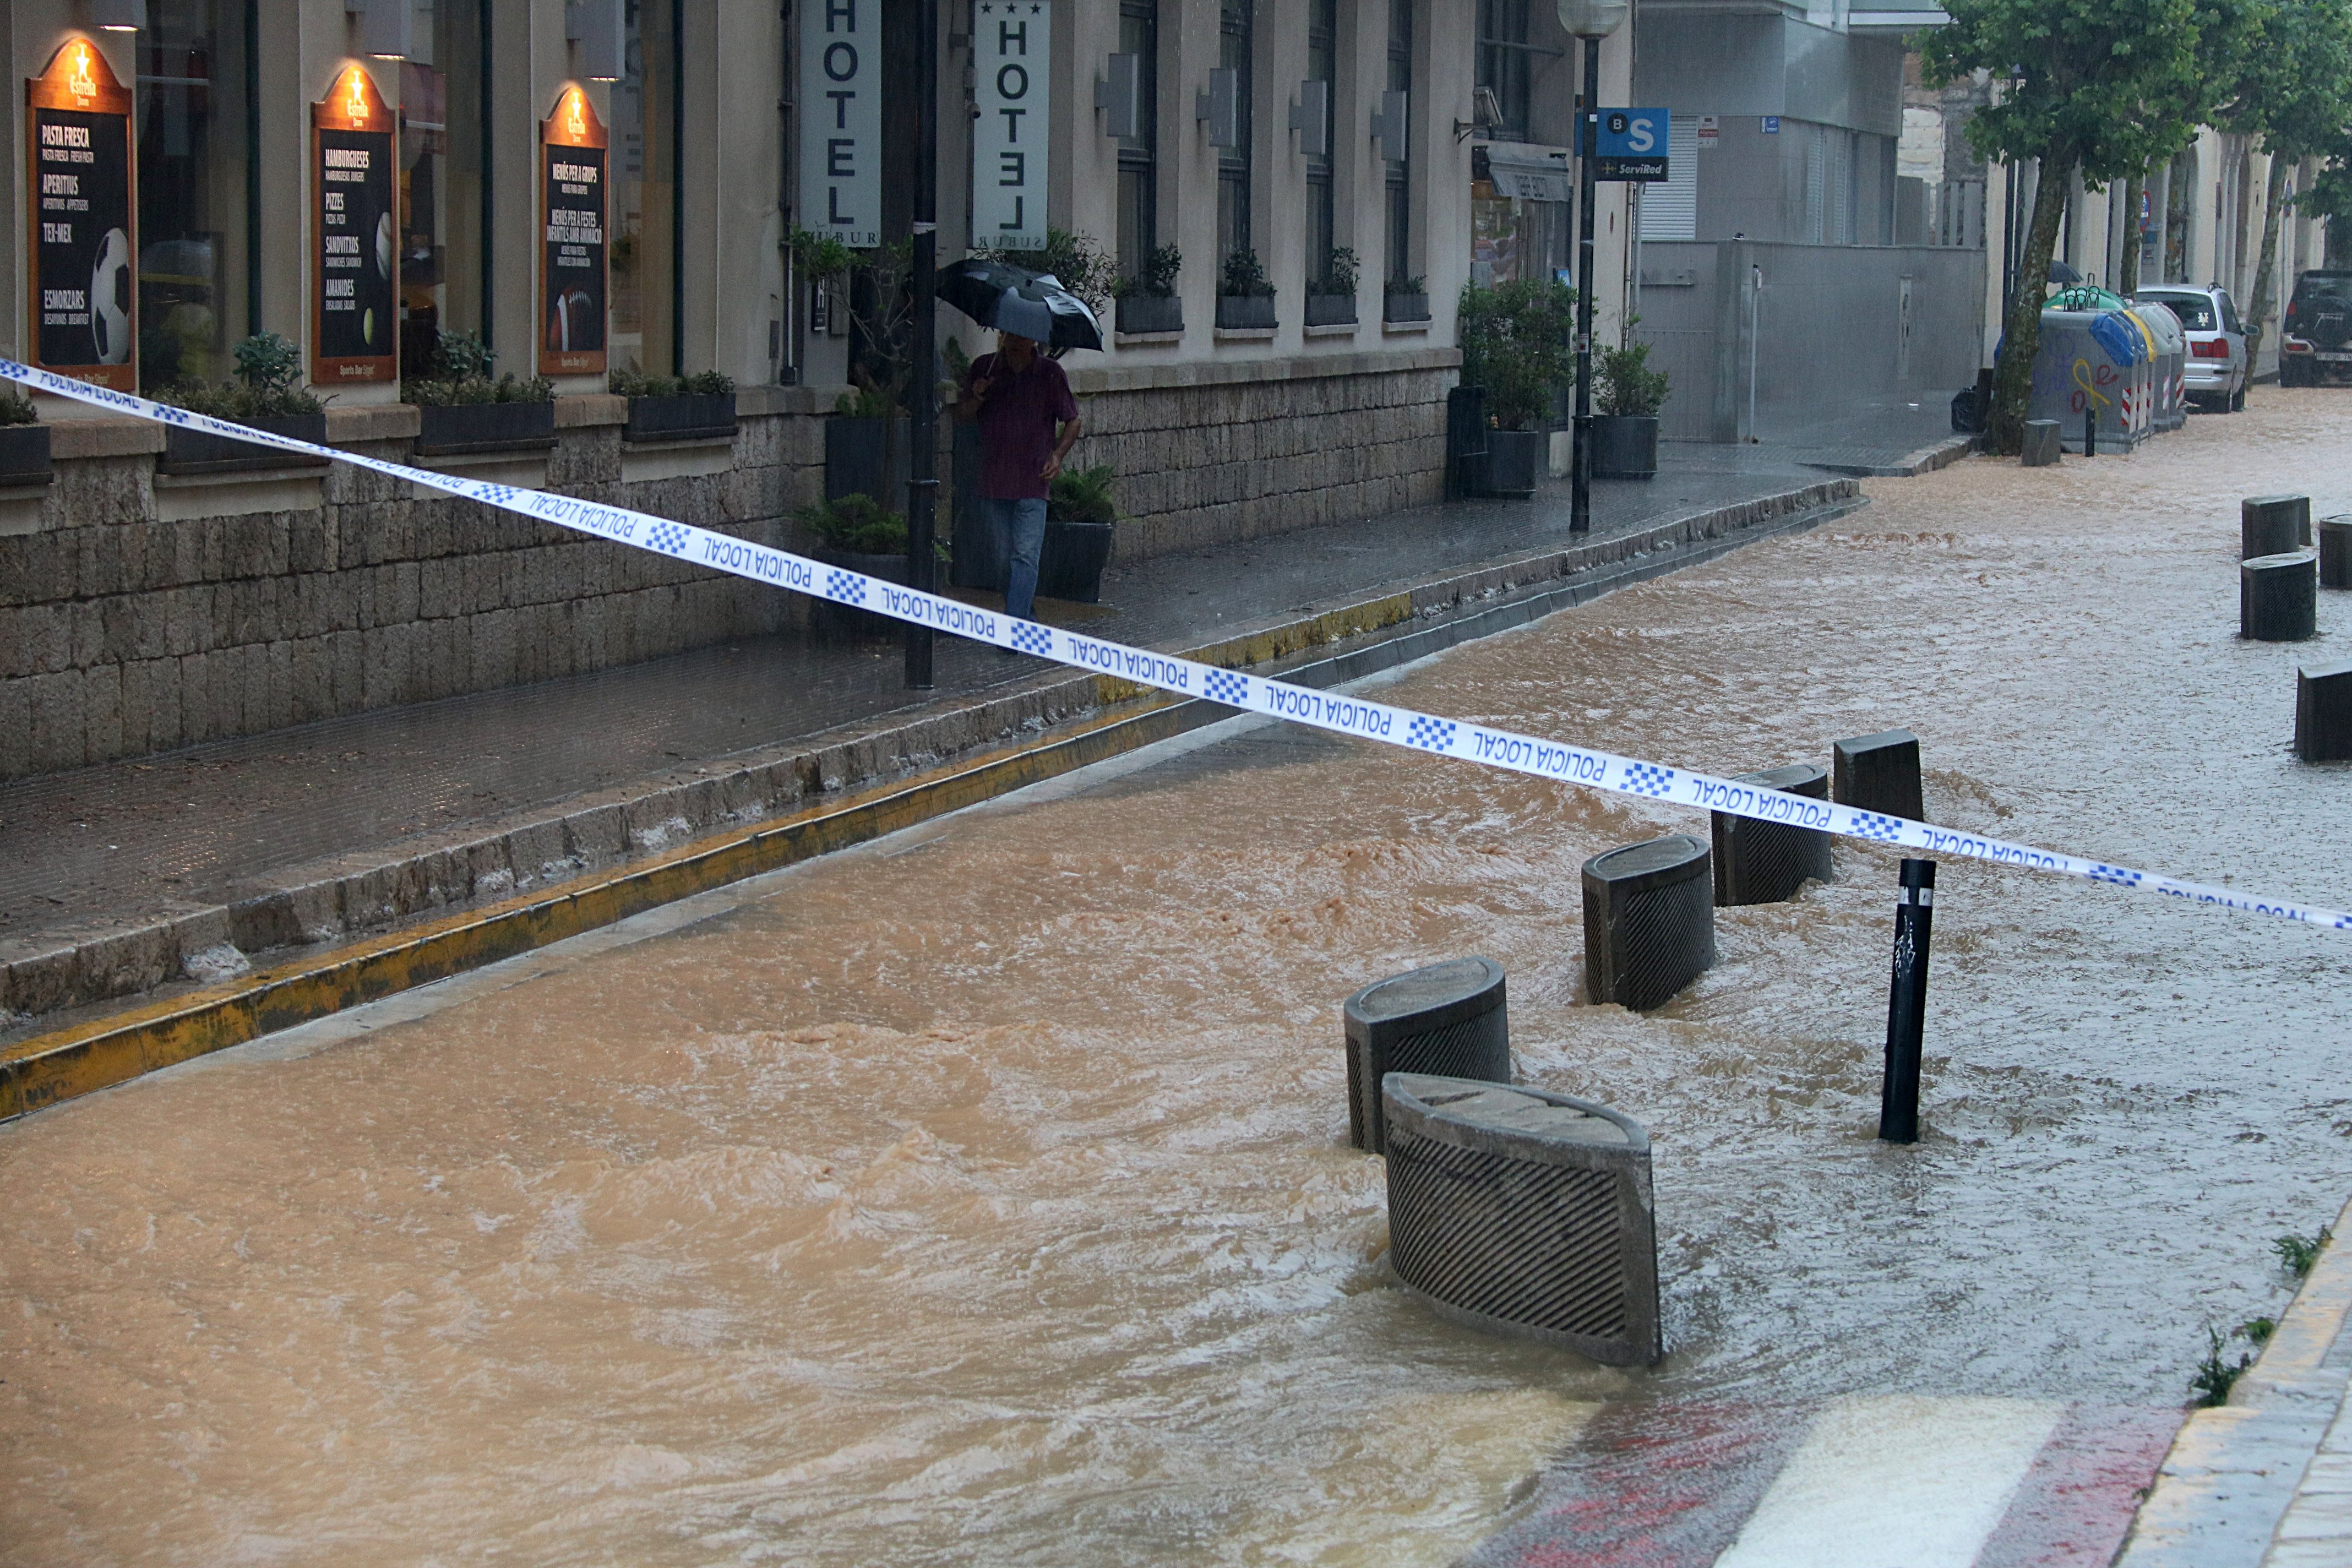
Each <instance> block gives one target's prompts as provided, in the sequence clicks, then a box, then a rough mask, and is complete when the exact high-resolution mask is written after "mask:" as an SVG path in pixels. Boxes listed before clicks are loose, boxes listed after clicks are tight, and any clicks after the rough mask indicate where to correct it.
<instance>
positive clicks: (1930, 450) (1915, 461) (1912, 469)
mask: <svg viewBox="0 0 2352 1568" xmlns="http://www.w3.org/2000/svg"><path fill="white" fill-rule="evenodd" d="M1978 440H1979V437H1976V436H1948V437H1945V438H1944V439H1942V440H1940V441H1934V442H1930V443H1929V444H1928V445H1927V446H1925V447H1920V448H1919V449H1918V450H1917V451H1916V452H1910V453H1906V454H1905V455H1904V456H1903V457H1900V458H1895V461H1893V462H1891V463H1877V464H1872V463H1807V464H1805V465H1804V466H1805V467H1806V468H1820V469H1821V470H1822V471H1823V472H1824V473H1832V474H1852V475H1853V476H1854V477H1855V478H1857V479H1917V478H1918V477H1919V476H1920V475H1921V474H1932V473H1934V472H1935V471H1936V470H1937V469H1938V468H1950V467H1951V466H1952V465H1953V464H1954V463H1957V462H1958V461H1959V460H1960V459H1961V458H1965V457H1967V456H1968V455H1969V453H1970V452H1973V451H1975V450H1976V449H1977V442H1978Z"/></svg>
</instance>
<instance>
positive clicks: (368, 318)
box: [360, 306, 375, 343]
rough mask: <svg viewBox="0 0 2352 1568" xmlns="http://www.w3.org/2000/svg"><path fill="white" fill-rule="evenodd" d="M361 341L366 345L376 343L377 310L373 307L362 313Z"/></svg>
mask: <svg viewBox="0 0 2352 1568" xmlns="http://www.w3.org/2000/svg"><path fill="white" fill-rule="evenodd" d="M360 341H361V342H365V343H372V342H375V309H374V307H373V306H370V307H369V308H368V309H367V310H363V311H362V312H361V313H360Z"/></svg>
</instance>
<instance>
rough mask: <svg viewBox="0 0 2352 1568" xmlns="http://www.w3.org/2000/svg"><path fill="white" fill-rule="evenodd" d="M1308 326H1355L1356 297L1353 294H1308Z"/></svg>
mask: <svg viewBox="0 0 2352 1568" xmlns="http://www.w3.org/2000/svg"><path fill="white" fill-rule="evenodd" d="M1355 324H1356V297H1355V296H1354V295H1353V294H1313V293H1310V294H1308V295H1307V325H1308V326H1310V327H1352V326H1354V325H1355Z"/></svg>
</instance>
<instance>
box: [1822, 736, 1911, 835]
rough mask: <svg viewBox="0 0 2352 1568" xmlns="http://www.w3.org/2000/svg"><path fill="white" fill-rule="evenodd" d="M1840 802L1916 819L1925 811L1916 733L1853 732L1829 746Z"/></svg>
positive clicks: (1835, 786) (1833, 793)
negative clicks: (1920, 783) (1843, 739)
mask: <svg viewBox="0 0 2352 1568" xmlns="http://www.w3.org/2000/svg"><path fill="white" fill-rule="evenodd" d="M1830 751H1831V753H1832V762H1833V763H1834V764H1835V772H1836V782H1835V785H1834V787H1833V788H1832V798H1833V799H1834V800H1836V801H1837V803H1838V804H1839V805H1851V806H1854V807H1856V808H1858V809H1860V810H1863V811H1876V812H1883V813H1884V814H1885V815H1886V816H1907V817H1909V818H1911V819H1912V820H1913V821H1915V822H1916V821H1918V820H1919V819H1920V818H1922V817H1924V816H1927V806H1926V805H1925V804H1924V803H1923V799H1922V796H1921V795H1920V793H1919V737H1918V736H1916V735H1915V734H1913V733H1912V732H1911V731H1908V730H1882V731H1879V732H1878V733H1877V734H1875V735H1856V736H1854V737H1853V739H1852V740H1848V741H1840V742H1836V743H1835V744H1834V745H1832V746H1831V748H1830Z"/></svg>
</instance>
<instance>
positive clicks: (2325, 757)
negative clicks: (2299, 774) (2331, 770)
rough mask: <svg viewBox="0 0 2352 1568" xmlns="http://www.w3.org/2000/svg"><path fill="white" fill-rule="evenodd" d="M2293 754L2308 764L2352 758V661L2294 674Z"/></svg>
mask: <svg viewBox="0 0 2352 1568" xmlns="http://www.w3.org/2000/svg"><path fill="white" fill-rule="evenodd" d="M2294 754H2295V755H2296V756H2298V757H2301V758H2302V759H2303V760H2304V761H2305V762H2306V763H2340V762H2343V761H2345V760H2346V759H2347V758H2352V658H2347V659H2338V660H2336V662H2335V663H2333V664H2307V665H2305V666H2304V667H2303V668H2300V669H2298V670H2296V671H2295V672H2294Z"/></svg>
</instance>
